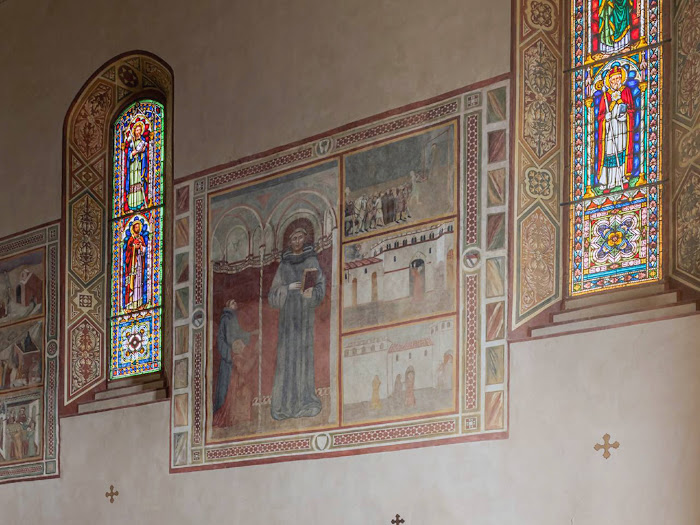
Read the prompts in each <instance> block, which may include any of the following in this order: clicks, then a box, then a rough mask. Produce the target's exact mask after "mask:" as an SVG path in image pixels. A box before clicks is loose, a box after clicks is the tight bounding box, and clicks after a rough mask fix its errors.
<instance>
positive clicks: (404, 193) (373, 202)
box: [345, 173, 415, 235]
mask: <svg viewBox="0 0 700 525" xmlns="http://www.w3.org/2000/svg"><path fill="white" fill-rule="evenodd" d="M411 175H412V178H415V175H414V174H413V173H411ZM349 192H350V190H349V189H347V190H346V200H345V235H356V234H358V233H365V232H368V231H370V230H374V229H376V228H383V227H385V226H390V225H392V224H400V223H401V222H406V221H407V220H408V219H409V218H411V212H410V203H411V195H412V193H413V183H407V184H403V185H401V186H397V187H395V188H389V189H388V190H384V191H378V192H374V193H371V194H369V195H368V194H366V193H365V194H363V195H361V196H360V197H357V198H356V199H355V200H351V199H350V198H349V195H348V194H349Z"/></svg>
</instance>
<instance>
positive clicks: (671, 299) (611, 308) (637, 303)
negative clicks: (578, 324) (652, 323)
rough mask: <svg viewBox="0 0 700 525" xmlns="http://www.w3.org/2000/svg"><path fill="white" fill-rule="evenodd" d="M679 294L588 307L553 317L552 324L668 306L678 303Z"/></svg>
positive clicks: (663, 294) (671, 293)
mask: <svg viewBox="0 0 700 525" xmlns="http://www.w3.org/2000/svg"><path fill="white" fill-rule="evenodd" d="M678 299H679V293H678V292H677V291H672V292H664V293H661V294H658V295H647V296H644V297H639V298H633V299H625V300H622V301H616V302H614V303H605V304H601V305H596V306H587V307H584V308H578V309H576V310H569V311H565V312H562V313H559V314H554V315H553V316H552V322H554V323H562V322H564V321H579V320H584V319H589V318H591V317H599V316H601V315H610V314H612V315H615V314H622V313H627V312H633V311H635V310H641V309H643V308H655V307H657V306H666V305H668V304H673V303H676V302H678Z"/></svg>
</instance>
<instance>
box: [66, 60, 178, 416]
mask: <svg viewBox="0 0 700 525" xmlns="http://www.w3.org/2000/svg"><path fill="white" fill-rule="evenodd" d="M149 97H150V98H155V99H156V100H160V101H161V102H162V103H163V105H164V107H165V114H166V126H165V133H166V145H165V169H164V181H165V201H166V203H167V204H166V208H165V212H164V221H163V222H164V225H165V228H164V233H163V235H164V237H163V238H164V254H163V255H164V256H163V260H164V263H165V264H164V275H163V283H164V305H165V306H166V307H167V306H168V305H169V304H170V297H171V294H170V286H169V282H170V280H171V279H170V278H169V275H170V268H169V261H170V237H171V231H170V228H169V227H168V223H169V217H170V210H169V208H168V206H169V205H170V204H169V203H171V202H172V199H171V198H170V194H171V193H172V180H173V168H172V122H173V112H172V108H173V73H172V70H171V69H170V67H169V66H168V64H167V63H165V62H164V61H163V60H162V59H160V58H159V57H157V56H156V55H153V54H151V53H148V52H145V51H132V52H128V53H124V54H122V55H119V56H117V57H115V58H113V59H111V60H109V61H108V62H107V63H105V64H104V65H103V66H101V67H100V68H99V69H98V70H97V71H96V72H95V73H94V74H93V75H92V76H91V77H90V79H88V81H87V82H86V83H85V84H84V85H83V87H82V88H81V89H80V91H79V92H78V94H77V96H76V97H75V99H74V100H73V102H72V104H71V106H70V107H69V109H68V111H67V114H66V118H65V120H64V127H63V198H62V199H63V200H62V203H63V204H62V207H63V215H62V217H63V219H62V224H63V232H64V235H63V240H62V244H63V253H64V257H63V266H62V272H61V273H62V279H63V282H64V285H65V294H64V296H63V308H62V319H61V328H62V335H61V339H62V341H63V351H62V353H61V364H62V367H63V369H62V376H63V383H64V384H63V388H62V389H61V403H60V410H61V414H62V415H70V414H75V413H77V405H78V403H80V402H85V401H90V400H92V399H93V398H94V394H95V392H96V391H100V390H103V389H106V383H107V381H106V380H107V375H108V359H107V355H108V349H109V342H110V336H109V334H110V324H109V319H110V293H109V290H110V284H109V283H110V279H111V275H110V269H111V265H110V264H109V261H110V260H111V259H110V256H111V241H110V239H111V233H110V229H111V228H110V220H111V213H110V210H111V200H110V199H111V182H112V169H111V166H112V162H111V159H112V144H113V141H112V125H113V122H114V120H115V118H116V116H117V115H119V114H120V112H121V111H122V110H123V108H124V107H126V106H127V105H128V104H129V103H131V102H133V101H134V100H137V99H141V98H149ZM166 312H167V308H166ZM169 326H170V321H169V316H168V315H167V313H166V314H165V315H164V322H163V334H164V335H165V337H164V339H163V350H164V353H165V356H166V360H165V361H164V363H167V362H168V360H167V355H168V353H169V342H170V339H169V335H168V334H169V332H170V330H169ZM166 367H167V365H166ZM167 372H168V370H167V368H166V374H167Z"/></svg>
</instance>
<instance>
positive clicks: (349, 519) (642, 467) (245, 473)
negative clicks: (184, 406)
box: [0, 316, 700, 525]
mask: <svg viewBox="0 0 700 525" xmlns="http://www.w3.org/2000/svg"><path fill="white" fill-rule="evenodd" d="M699 341H700V317H697V316H696V317H688V318H683V319H676V320H670V321H662V322H656V323H653V324H649V325H645V326H630V327H625V328H620V329H616V330H609V331H600V332H594V333H592V334H589V335H586V336H582V335H577V336H570V337H565V338H559V339H547V340H542V341H533V342H529V343H521V344H515V345H513V346H512V348H511V402H510V406H511V420H510V428H511V435H510V438H509V439H508V440H502V441H491V442H478V443H467V444H461V445H447V446H440V447H429V448H422V449H413V450H407V451H400V452H391V453H384V454H371V455H364V456H355V457H347V458H333V459H325V460H317V461H295V462H289V463H280V464H275V465H263V466H254V467H244V468H235V469H223V470H215V471H206V472H197V473H190V474H177V475H170V474H169V473H168V415H169V405H168V403H159V404H155V405H150V406H145V407H136V408H130V409H125V410H121V411H114V412H107V413H102V414H95V415H88V416H81V417H77V418H69V419H64V420H62V424H61V433H62V439H61V447H62V464H61V468H62V475H61V479H59V480H49V481H41V482H29V483H15V484H10V485H4V486H0V523H2V524H6V523H7V524H10V523H23V524H37V525H39V524H56V523H70V524H83V523H100V524H103V525H110V524H125V523H133V524H192V523H203V524H209V523H211V524H224V523H226V524H228V523H241V524H246V525H256V524H268V523H288V524H318V525H321V524H329V523H333V524H336V523H337V524H348V525H351V524H352V525H357V524H362V525H373V524H377V525H380V524H382V525H384V524H388V523H390V519H391V517H392V516H393V515H395V514H396V513H399V514H401V516H402V517H403V518H404V519H405V520H406V525H443V524H444V525H452V524H453V523H470V524H478V525H486V524H494V525H496V524H498V525H504V524H523V525H525V524H532V525H570V524H572V523H573V524H574V525H584V524H591V525H593V524H595V525H607V524H610V525H613V524H615V525H619V524H632V523H634V524H635V525H660V524H674V525H696V524H698V523H700V498H698V494H700V490H699V489H700V438H698V436H699V435H700V423H699V418H698V412H699V410H698V409H699V408H700V380H699V379H698V378H700V344H699ZM606 432H608V433H610V434H611V436H612V438H613V440H618V441H619V442H620V444H621V446H620V448H619V449H618V450H616V451H613V452H612V457H611V458H610V459H608V460H605V459H603V458H602V457H601V454H602V453H601V452H595V451H594V450H593V445H594V444H595V443H596V442H599V441H600V440H601V436H602V435H603V434H605V433H606ZM110 484H114V485H115V487H116V488H117V489H118V490H119V493H120V495H119V497H118V498H117V500H116V502H115V503H114V504H110V503H109V502H108V500H107V499H106V498H105V497H104V493H105V491H107V490H108V489H109V485H110Z"/></svg>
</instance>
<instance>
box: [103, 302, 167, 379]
mask: <svg viewBox="0 0 700 525" xmlns="http://www.w3.org/2000/svg"><path fill="white" fill-rule="evenodd" d="M160 363H161V310H160V308H155V309H153V310H146V311H139V312H134V313H133V314H127V315H123V316H121V317H117V318H114V319H112V355H111V360H110V370H109V377H110V379H118V378H122V377H130V376H136V375H141V374H147V373H149V372H156V371H158V370H160Z"/></svg>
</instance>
